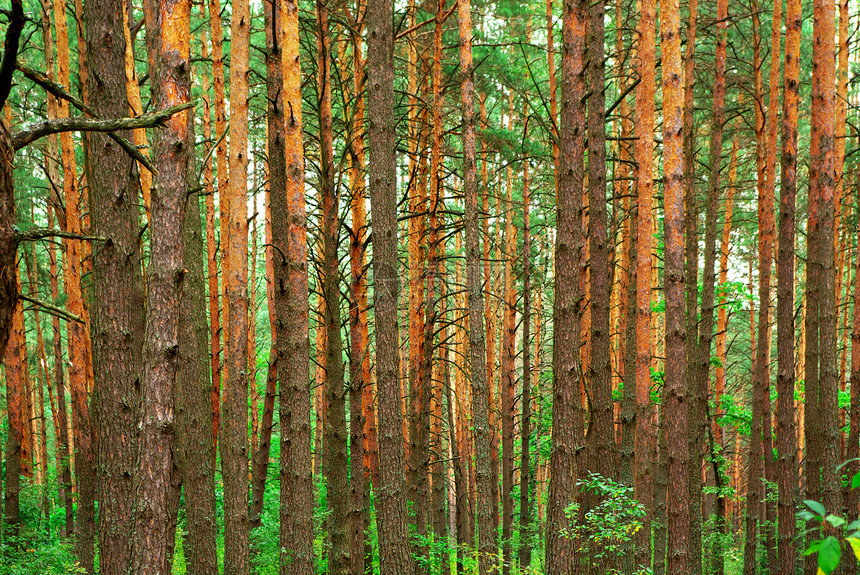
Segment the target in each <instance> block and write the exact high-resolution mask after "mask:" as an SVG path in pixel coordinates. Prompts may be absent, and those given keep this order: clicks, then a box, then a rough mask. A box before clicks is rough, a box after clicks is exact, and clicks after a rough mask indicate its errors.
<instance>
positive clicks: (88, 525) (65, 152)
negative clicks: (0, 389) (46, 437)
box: [54, 0, 96, 573]
mask: <svg viewBox="0 0 860 575" xmlns="http://www.w3.org/2000/svg"><path fill="white" fill-rule="evenodd" d="M54 28H55V30H56V34H57V82H58V83H59V84H60V85H62V86H69V85H70V73H69V34H68V25H67V20H66V6H65V3H64V2H62V1H61V0H54ZM57 104H58V106H57V117H58V118H66V117H68V116H69V104H68V103H67V102H66V101H64V100H60V101H58V102H57ZM60 147H61V150H62V162H63V192H64V197H65V223H66V231H69V232H72V233H80V231H81V222H80V208H79V203H80V190H79V189H78V181H77V166H76V161H75V147H74V140H73V139H72V134H71V132H64V133H62V134H60ZM63 244H64V246H65V248H66V257H65V260H64V262H63V263H64V269H63V279H64V283H65V288H66V295H67V297H68V308H69V311H70V312H71V313H72V314H74V315H76V316H78V317H81V315H82V313H83V309H84V304H83V296H82V294H81V269H80V268H81V246H80V243H79V242H78V241H77V240H64V241H63ZM67 333H68V340H69V348H68V349H69V364H70V365H71V369H70V370H69V387H70V390H71V400H72V421H73V425H72V433H73V435H74V449H75V455H74V459H75V466H74V467H75V475H76V487H77V496H78V497H77V499H78V505H77V518H76V526H75V527H76V529H75V532H76V537H75V554H76V556H77V558H78V561H79V562H80V564H81V566H82V567H83V568H84V570H86V572H87V573H93V572H94V569H95V567H94V562H95V549H94V545H95V537H96V526H95V490H96V456H95V448H94V439H93V437H92V435H91V434H92V430H91V423H90V414H89V402H88V398H87V373H86V365H87V358H86V349H87V343H86V342H87V340H88V339H89V333H88V332H87V330H86V326H85V325H83V324H81V323H79V322H72V323H70V324H69V326H68V332H67Z"/></svg>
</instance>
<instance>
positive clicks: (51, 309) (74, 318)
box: [18, 293, 84, 323]
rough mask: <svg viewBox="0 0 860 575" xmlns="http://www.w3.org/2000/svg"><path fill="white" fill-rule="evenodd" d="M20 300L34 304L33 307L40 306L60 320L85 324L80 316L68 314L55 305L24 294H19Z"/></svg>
mask: <svg viewBox="0 0 860 575" xmlns="http://www.w3.org/2000/svg"><path fill="white" fill-rule="evenodd" d="M18 298H19V299H22V300H24V301H26V302H29V303H31V304H33V305H35V306H39V307H40V308H42V309H43V310H45V311H46V312H47V313H49V314H51V315H54V316H57V317H58V318H60V319H64V320H66V321H75V322H78V323H84V320H82V319H81V318H79V317H78V316H76V315H74V314H71V313H69V312H67V311H66V310H64V309H62V308H59V307H57V306H55V305H51V304H49V303H46V302H43V301H39V300H37V299H35V298H31V297H29V296H26V295H24V294H22V293H19V294H18Z"/></svg>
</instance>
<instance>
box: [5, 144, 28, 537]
mask: <svg viewBox="0 0 860 575" xmlns="http://www.w3.org/2000/svg"><path fill="white" fill-rule="evenodd" d="M3 139H4V140H5V142H7V143H9V142H10V140H9V139H8V138H6V137H4V138H3ZM0 145H2V144H0ZM9 149H10V150H11V144H9ZM9 168H11V163H10V164H9ZM11 175H12V173H11V169H10V170H9V172H8V176H10V179H11ZM10 189H11V187H10ZM17 271H18V269H17V263H15V267H13V268H12V273H13V274H14V277H15V286H16V288H17V287H19V286H20V281H19V280H18V273H17ZM16 293H17V291H16ZM21 304H22V302H21V300H18V301H17V303H16V304H15V308H14V311H13V313H12V318H11V329H10V331H9V339H8V343H7V345H6V350H5V356H4V358H3V359H4V361H3V363H4V365H5V366H6V409H7V410H8V414H9V436H8V438H7V440H6V489H5V491H4V492H3V516H4V518H5V521H6V525H8V530H7V531H5V532H4V534H5V535H7V536H11V537H12V538H15V537H16V536H17V535H18V533H19V529H20V523H21V515H20V509H21V503H20V501H21V467H22V466H21V460H22V459H23V458H24V457H26V453H25V452H24V448H25V445H24V425H25V423H24V421H25V411H24V398H23V395H24V390H23V389H22V388H23V385H22V383H23V381H24V378H23V375H22V374H23V371H24V370H25V369H27V358H26V356H25V355H22V353H21V349H22V348H21V344H22V342H23V341H24V312H23V307H22V305H21Z"/></svg>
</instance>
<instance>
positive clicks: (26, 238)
mask: <svg viewBox="0 0 860 575" xmlns="http://www.w3.org/2000/svg"><path fill="white" fill-rule="evenodd" d="M45 238H64V239H67V240H83V241H90V242H106V241H107V238H103V237H102V236H87V235H84V234H76V233H74V232H64V231H60V230H52V229H49V228H34V229H32V230H26V231H23V232H18V233H17V234H15V240H16V241H18V242H34V241H37V240H42V239H45Z"/></svg>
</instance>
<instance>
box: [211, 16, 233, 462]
mask: <svg viewBox="0 0 860 575" xmlns="http://www.w3.org/2000/svg"><path fill="white" fill-rule="evenodd" d="M209 27H210V30H211V33H212V86H213V88H214V100H215V138H216V140H215V141H216V142H217V145H216V149H215V159H216V163H217V165H218V173H217V176H218V207H219V212H220V218H221V220H220V228H221V238H220V239H221V242H220V247H221V274H222V278H221V283H222V286H221V289H222V290H223V291H222V293H221V294H220V295H221V297H222V300H223V302H224V303H223V305H222V309H221V314H223V315H222V317H221V319H222V321H221V322H220V324H221V325H222V326H224V327H225V328H226V326H229V325H230V323H229V321H228V319H229V311H230V306H229V305H228V304H227V275H226V271H227V266H226V265H225V262H226V260H227V257H228V253H229V250H230V226H228V225H227V222H228V220H229V218H230V194H229V191H228V188H229V185H230V184H229V181H230V180H229V177H228V170H229V166H228V163H229V161H228V159H227V138H226V137H225V136H224V134H225V133H226V130H227V111H226V108H227V105H226V101H227V96H226V94H225V89H224V50H223V48H222V40H223V38H224V33H223V31H222V25H221V4H220V1H219V0H209ZM213 232H214V229H213ZM213 258H214V255H213ZM216 267H217V266H216V265H215V262H214V261H213V262H210V264H209V273H210V279H209V288H210V290H211V289H212V287H213V283H214V284H215V287H216V288H217V283H218V282H217V279H216V280H215V281H214V282H213V281H212V279H211V278H212V272H213V270H214V269H215V268H216ZM216 273H217V272H216ZM216 293H217V289H216ZM209 298H210V301H209V310H210V313H212V311H215V312H216V315H218V314H217V309H216V308H217V306H218V296H217V295H216V296H213V295H212V294H211V292H210V295H209ZM213 300H214V301H213ZM223 336H224V337H223V340H224V345H223V350H224V363H223V364H221V367H220V368H219V369H217V370H215V369H213V371H212V429H213V430H214V432H215V437H214V440H213V444H214V445H215V447H216V448H217V447H218V436H219V434H220V429H221V386H222V381H226V379H227V336H228V332H227V330H226V329H224V330H223ZM210 337H211V338H212V342H211V344H210V345H211V349H212V352H211V353H212V362H213V364H214V362H216V361H217V360H218V352H219V351H220V349H221V348H220V346H219V347H218V348H217V349H216V344H217V343H218V340H219V339H220V338H219V337H218V332H217V331H216V324H215V322H214V321H212V323H211V324H210ZM219 363H220V362H219Z"/></svg>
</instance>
